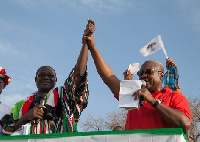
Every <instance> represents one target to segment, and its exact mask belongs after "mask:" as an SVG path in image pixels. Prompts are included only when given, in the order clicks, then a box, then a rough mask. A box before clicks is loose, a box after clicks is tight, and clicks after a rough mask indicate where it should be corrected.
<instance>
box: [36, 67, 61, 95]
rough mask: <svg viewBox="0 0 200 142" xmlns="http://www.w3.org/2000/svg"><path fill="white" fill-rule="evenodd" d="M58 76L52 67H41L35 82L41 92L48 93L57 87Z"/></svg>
mask: <svg viewBox="0 0 200 142" xmlns="http://www.w3.org/2000/svg"><path fill="white" fill-rule="evenodd" d="M56 81H57V78H56V74H55V71H54V70H53V69H52V68H51V67H42V68H40V69H39V71H38V73H37V75H36V77H35V82H36V85H37V88H38V91H39V92H42V93H48V92H49V91H50V90H51V89H53V88H54V87H55V84H56Z"/></svg>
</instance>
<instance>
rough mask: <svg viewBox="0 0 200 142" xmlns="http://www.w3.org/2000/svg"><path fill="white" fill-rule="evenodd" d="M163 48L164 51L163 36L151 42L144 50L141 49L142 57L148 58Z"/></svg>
mask: <svg viewBox="0 0 200 142" xmlns="http://www.w3.org/2000/svg"><path fill="white" fill-rule="evenodd" d="M161 48H163V49H164V45H163V42H162V39H161V36H160V35H159V36H157V37H156V38H154V39H153V40H152V41H150V42H149V43H148V44H147V45H145V46H144V47H143V48H141V49H140V53H141V54H142V56H148V55H151V54H153V53H155V52H157V51H158V50H160V49H161Z"/></svg>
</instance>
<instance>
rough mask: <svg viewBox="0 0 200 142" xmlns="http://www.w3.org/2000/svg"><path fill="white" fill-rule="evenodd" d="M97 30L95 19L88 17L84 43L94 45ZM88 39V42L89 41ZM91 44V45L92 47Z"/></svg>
mask: <svg viewBox="0 0 200 142" xmlns="http://www.w3.org/2000/svg"><path fill="white" fill-rule="evenodd" d="M94 31H95V23H94V21H93V20H91V19H88V24H87V26H86V29H85V30H84V34H83V38H82V43H83V44H84V43H86V44H90V46H93V45H94V36H93V33H94ZM87 41H88V43H87ZM90 46H89V47H90Z"/></svg>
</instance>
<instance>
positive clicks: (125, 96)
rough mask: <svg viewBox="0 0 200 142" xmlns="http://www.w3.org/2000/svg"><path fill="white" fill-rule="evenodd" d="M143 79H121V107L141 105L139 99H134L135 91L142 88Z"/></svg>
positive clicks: (129, 107) (132, 107) (131, 107)
mask: <svg viewBox="0 0 200 142" xmlns="http://www.w3.org/2000/svg"><path fill="white" fill-rule="evenodd" d="M141 85H142V82H141V80H122V81H120V92H119V107H120V108H126V109H136V108H138V106H139V100H134V97H133V96H132V95H133V93H134V92H135V91H136V90H138V89H140V88H141Z"/></svg>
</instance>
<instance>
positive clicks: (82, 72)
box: [0, 20, 192, 135]
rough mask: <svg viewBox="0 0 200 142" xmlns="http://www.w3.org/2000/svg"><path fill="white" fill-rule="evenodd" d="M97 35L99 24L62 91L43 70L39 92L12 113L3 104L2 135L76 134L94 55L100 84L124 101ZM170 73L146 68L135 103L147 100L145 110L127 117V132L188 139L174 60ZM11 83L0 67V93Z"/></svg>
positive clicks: (127, 76)
mask: <svg viewBox="0 0 200 142" xmlns="http://www.w3.org/2000/svg"><path fill="white" fill-rule="evenodd" d="M94 31H95V23H94V21H92V20H88V24H87V26H86V29H85V30H84V33H83V37H82V48H81V51H80V54H79V57H78V59H77V62H76V64H75V66H74V68H73V69H72V70H71V72H70V73H69V75H68V78H66V80H65V82H64V83H63V86H60V87H55V85H56V82H57V77H56V72H55V70H54V69H53V68H52V67H51V66H42V67H40V68H39V69H38V70H37V71H36V75H35V83H36V86H37V90H36V91H35V92H33V93H30V96H29V97H27V98H25V99H23V100H21V101H19V102H17V103H15V104H14V106H13V107H12V108H10V107H8V106H6V105H5V104H3V103H1V102H0V106H1V107H0V119H1V129H0V130H1V134H3V135H15V134H26V135H27V134H46V133H70V132H77V122H78V121H79V119H80V116H81V113H82V111H83V109H85V108H86V107H87V104H88V97H89V91H88V81H87V79H88V77H87V75H88V73H87V61H88V52H90V53H91V56H92V58H93V60H94V64H95V66H96V69H97V72H98V74H99V75H100V77H101V79H102V80H103V81H104V83H105V84H106V85H107V86H108V87H109V88H110V90H111V92H112V93H113V94H114V97H115V98H116V99H117V100H119V91H120V79H119V78H118V77H117V76H116V75H115V74H114V72H113V70H112V69H111V68H110V66H109V65H108V64H107V63H106V61H105V60H104V59H103V58H102V56H101V54H100V52H99V51H98V49H97V47H96V45H95V41H94V35H93V33H94ZM166 69H167V71H166V72H165V71H164V66H163V65H162V64H161V63H160V62H158V61H155V60H147V61H145V62H144V63H143V64H142V66H141V68H140V70H139V71H138V73H137V75H138V76H139V80H144V81H145V82H146V87H145V88H142V89H138V90H137V91H135V92H134V93H133V98H134V99H135V100H136V99H139V98H140V97H143V98H144V104H143V106H141V107H139V108H138V109H134V110H129V111H128V114H127V120H126V125H125V130H135V129H158V128H182V129H183V131H184V133H185V134H187V131H188V129H189V128H190V126H191V123H192V118H191V113H190V109H189V105H188V101H187V99H186V98H185V96H184V95H183V94H182V92H181V89H180V85H179V83H178V78H179V76H178V72H177V65H176V63H175V62H174V61H172V60H171V59H170V58H169V59H166ZM123 74H124V80H132V79H133V75H132V74H131V73H130V71H129V70H126V71H125V72H124V73H123ZM10 81H11V78H10V77H9V76H8V75H7V74H6V72H5V69H3V68H2V67H0V93H2V90H3V89H4V88H5V87H6V85H8V84H9V82H10ZM105 97H106V96H105ZM23 128H26V129H23ZM119 128H120V129H119ZM118 129H119V130H123V128H121V127H120V126H116V128H115V129H113V130H118ZM24 130H26V131H24Z"/></svg>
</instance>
